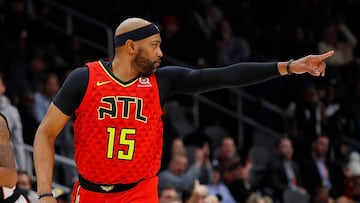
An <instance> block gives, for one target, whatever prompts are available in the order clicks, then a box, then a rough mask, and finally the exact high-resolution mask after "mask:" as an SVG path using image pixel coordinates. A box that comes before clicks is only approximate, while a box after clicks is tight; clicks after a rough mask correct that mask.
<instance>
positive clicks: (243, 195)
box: [228, 160, 259, 203]
mask: <svg viewBox="0 0 360 203" xmlns="http://www.w3.org/2000/svg"><path fill="white" fill-rule="evenodd" d="M252 167H253V163H252V161H251V160H242V161H238V162H236V164H235V165H234V170H233V173H234V179H233V180H232V181H230V182H229V183H228V187H229V190H230V192H231V194H232V196H233V197H234V198H235V200H236V201H237V202H239V203H244V202H245V201H246V199H247V198H248V197H249V196H250V195H251V194H253V193H255V192H258V191H259V190H258V187H257V186H256V185H255V184H254V183H253V182H252V181H251V179H250V171H251V169H252Z"/></svg>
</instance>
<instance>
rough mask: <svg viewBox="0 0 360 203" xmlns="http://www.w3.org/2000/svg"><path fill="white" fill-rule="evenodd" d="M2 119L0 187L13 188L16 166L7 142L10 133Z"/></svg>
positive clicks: (8, 141)
mask: <svg viewBox="0 0 360 203" xmlns="http://www.w3.org/2000/svg"><path fill="white" fill-rule="evenodd" d="M0 115H1V114H0ZM4 118H5V117H2V116H0V177H1V178H0V186H5V187H13V186H14V185H15V184H16V180H17V173H16V165H15V158H14V151H13V149H12V146H11V144H10V140H9V136H10V132H9V129H8V127H7V123H6V120H5V119H4Z"/></svg>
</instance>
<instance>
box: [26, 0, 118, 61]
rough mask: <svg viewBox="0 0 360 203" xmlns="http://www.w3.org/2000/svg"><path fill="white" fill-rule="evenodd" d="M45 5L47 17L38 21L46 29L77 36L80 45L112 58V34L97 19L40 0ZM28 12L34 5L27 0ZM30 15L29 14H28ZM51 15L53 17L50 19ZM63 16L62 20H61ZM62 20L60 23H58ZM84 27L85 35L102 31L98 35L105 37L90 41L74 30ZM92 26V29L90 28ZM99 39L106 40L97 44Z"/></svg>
mask: <svg viewBox="0 0 360 203" xmlns="http://www.w3.org/2000/svg"><path fill="white" fill-rule="evenodd" d="M41 1H42V2H44V3H46V6H48V7H49V9H50V12H49V16H45V17H40V19H37V20H40V21H42V23H44V25H46V26H47V27H48V28H50V29H52V30H55V31H57V32H59V33H62V34H64V35H67V36H70V35H72V34H74V33H75V34H77V35H78V36H79V39H80V41H81V42H82V43H84V44H86V45H88V46H90V47H92V48H94V49H96V50H98V51H100V52H104V53H107V55H108V57H112V56H113V54H114V45H113V41H114V36H113V35H114V34H113V30H112V28H111V27H110V26H109V25H107V24H105V23H103V22H101V21H99V20H98V19H95V18H92V17H90V16H87V15H84V14H82V13H80V12H78V11H76V10H74V9H72V8H69V7H66V6H64V5H62V4H60V3H58V2H56V1H52V0H41ZM27 3H28V5H29V7H28V12H33V9H34V7H35V6H36V5H34V4H33V2H32V0H28V2H27ZM30 15H31V13H30ZM51 15H54V18H52V16H51ZM61 16H63V18H61ZM59 20H62V21H59ZM82 26H86V28H87V29H86V33H89V32H90V31H91V32H95V31H103V33H99V35H105V37H97V38H95V39H90V38H89V36H91V35H89V34H88V35H87V34H86V33H80V32H79V30H81V28H80V29H78V30H76V28H77V27H82ZM92 26H93V27H92ZM100 39H106V42H99V40H100Z"/></svg>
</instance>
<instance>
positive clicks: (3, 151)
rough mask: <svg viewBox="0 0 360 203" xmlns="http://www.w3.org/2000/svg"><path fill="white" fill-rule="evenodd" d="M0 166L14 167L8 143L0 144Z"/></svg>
mask: <svg viewBox="0 0 360 203" xmlns="http://www.w3.org/2000/svg"><path fill="white" fill-rule="evenodd" d="M0 167H6V168H13V169H15V168H16V165H15V160H14V151H13V149H12V148H11V146H10V145H0Z"/></svg>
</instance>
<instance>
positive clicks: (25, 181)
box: [16, 171, 38, 203]
mask: <svg viewBox="0 0 360 203" xmlns="http://www.w3.org/2000/svg"><path fill="white" fill-rule="evenodd" d="M16 185H17V186H18V187H19V188H21V189H23V190H25V191H26V193H27V197H28V198H29V200H30V203H36V202H38V195H37V193H36V192H35V191H34V190H33V188H32V183H31V178H30V176H29V174H28V173H27V172H26V171H18V172H17V183H16Z"/></svg>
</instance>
